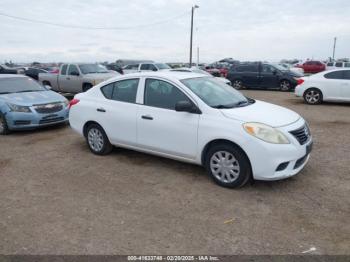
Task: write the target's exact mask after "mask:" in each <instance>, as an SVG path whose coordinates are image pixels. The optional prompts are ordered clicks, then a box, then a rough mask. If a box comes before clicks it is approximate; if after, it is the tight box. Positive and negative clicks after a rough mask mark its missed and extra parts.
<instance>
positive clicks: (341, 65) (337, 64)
mask: <svg viewBox="0 0 350 262" xmlns="http://www.w3.org/2000/svg"><path fill="white" fill-rule="evenodd" d="M335 66H336V67H343V63H335Z"/></svg>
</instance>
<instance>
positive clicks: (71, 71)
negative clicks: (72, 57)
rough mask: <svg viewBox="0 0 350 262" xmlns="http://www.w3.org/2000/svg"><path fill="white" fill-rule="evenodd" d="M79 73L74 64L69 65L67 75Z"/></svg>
mask: <svg viewBox="0 0 350 262" xmlns="http://www.w3.org/2000/svg"><path fill="white" fill-rule="evenodd" d="M72 73H73V74H79V71H78V67H77V66H76V65H69V69H68V75H72Z"/></svg>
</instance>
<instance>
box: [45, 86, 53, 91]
mask: <svg viewBox="0 0 350 262" xmlns="http://www.w3.org/2000/svg"><path fill="white" fill-rule="evenodd" d="M44 87H45V88H46V89H47V90H51V88H52V87H51V86H49V85H44Z"/></svg>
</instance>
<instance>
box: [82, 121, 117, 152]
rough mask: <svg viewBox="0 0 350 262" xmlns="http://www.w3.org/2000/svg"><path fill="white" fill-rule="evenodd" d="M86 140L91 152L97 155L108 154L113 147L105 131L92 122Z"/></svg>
mask: <svg viewBox="0 0 350 262" xmlns="http://www.w3.org/2000/svg"><path fill="white" fill-rule="evenodd" d="M86 142H87V144H88V146H89V148H90V150H91V152H92V153H94V154H96V155H107V154H109V153H110V152H111V151H112V149H113V146H112V144H111V143H110V142H109V139H108V137H107V135H106V133H105V131H104V130H103V128H102V127H101V126H99V125H97V124H91V125H89V126H88V127H87V130H86Z"/></svg>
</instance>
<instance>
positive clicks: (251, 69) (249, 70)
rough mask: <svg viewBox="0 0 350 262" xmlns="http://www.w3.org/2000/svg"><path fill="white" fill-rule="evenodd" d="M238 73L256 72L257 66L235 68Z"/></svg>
mask: <svg viewBox="0 0 350 262" xmlns="http://www.w3.org/2000/svg"><path fill="white" fill-rule="evenodd" d="M237 71H238V72H258V66H257V65H244V66H239V67H237Z"/></svg>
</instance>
